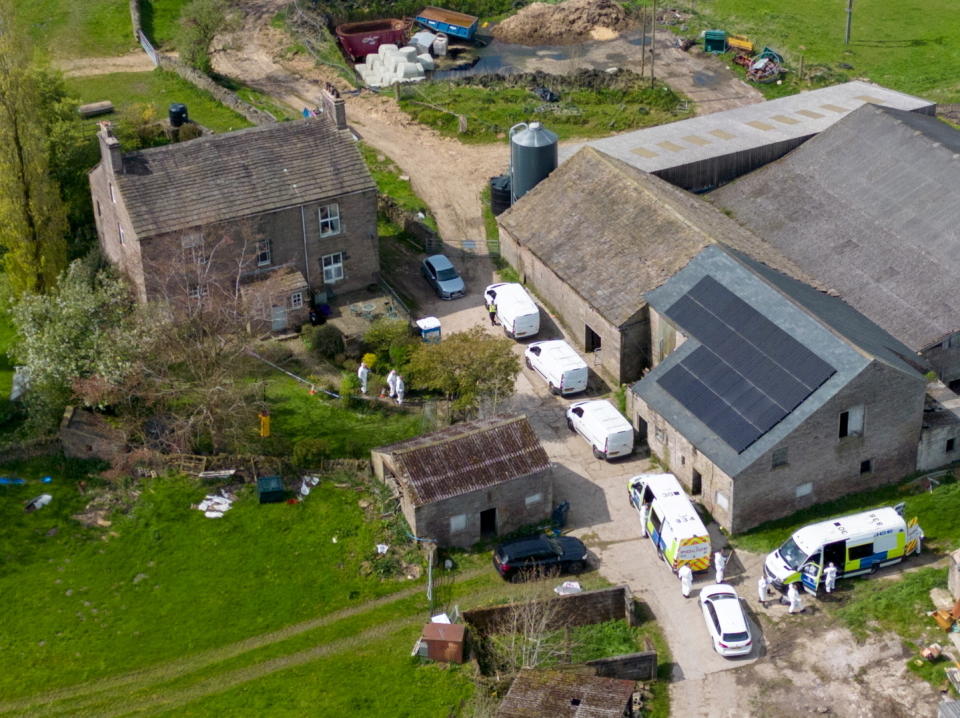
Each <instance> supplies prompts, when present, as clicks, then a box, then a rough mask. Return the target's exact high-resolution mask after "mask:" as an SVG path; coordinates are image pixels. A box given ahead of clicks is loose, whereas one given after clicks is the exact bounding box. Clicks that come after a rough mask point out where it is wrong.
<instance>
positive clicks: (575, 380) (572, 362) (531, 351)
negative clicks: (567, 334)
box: [523, 339, 589, 396]
mask: <svg viewBox="0 0 960 718" xmlns="http://www.w3.org/2000/svg"><path fill="white" fill-rule="evenodd" d="M523 358H524V361H525V362H526V364H527V367H528V368H529V369H533V370H534V371H535V372H537V374H539V375H540V376H542V377H543V378H544V379H545V380H546V382H547V384H549V385H550V392H551V393H552V394H561V395H563V396H566V395H567V394H576V393H577V392H580V391H584V390H585V389H586V388H587V376H588V374H589V372H588V371H587V363H586V362H585V361H584V360H583V359H582V358H581V357H580V355H579V354H577V353H576V352H575V351H574V350H573V347H571V346H570V345H569V344H567V343H566V342H565V341H563V340H562V339H550V340H548V341H544V342H534V343H533V344H531V345H530V346H528V347H527V350H526V351H525V352H524V353H523Z"/></svg>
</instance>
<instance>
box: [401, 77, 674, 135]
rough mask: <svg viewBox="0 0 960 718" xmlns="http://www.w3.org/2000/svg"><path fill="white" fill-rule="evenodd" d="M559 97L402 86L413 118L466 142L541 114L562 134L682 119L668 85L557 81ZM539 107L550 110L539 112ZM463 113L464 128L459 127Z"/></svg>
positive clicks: (441, 85)
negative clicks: (579, 84)
mask: <svg viewBox="0 0 960 718" xmlns="http://www.w3.org/2000/svg"><path fill="white" fill-rule="evenodd" d="M554 89H555V90H556V91H557V92H559V93H560V95H561V98H562V99H561V101H560V102H558V103H554V104H550V103H544V101H543V100H541V99H540V98H538V97H537V96H535V95H534V94H533V93H532V92H531V91H530V90H529V89H527V88H524V87H511V86H502V87H500V86H494V87H490V88H485V87H476V86H472V85H467V84H456V83H450V82H431V83H425V84H422V85H416V86H407V87H404V88H403V89H402V90H401V93H402V95H401V97H402V98H403V99H401V100H400V107H401V108H402V109H403V110H404V111H405V112H406V113H407V114H409V115H410V116H411V117H412V118H413V119H415V120H416V121H418V122H421V123H423V124H425V125H429V126H431V127H434V128H435V129H437V130H439V131H440V132H441V133H442V134H444V135H447V136H450V137H456V138H457V139H459V140H460V141H462V142H500V141H503V138H504V135H505V133H506V132H507V131H508V130H509V129H510V127H512V126H513V125H515V124H516V123H518V122H522V121H526V120H531V119H535V120H542V121H543V122H545V123H546V124H547V125H548V126H549V127H550V130H551V131H553V132H555V133H556V134H557V135H558V136H559V138H560V139H561V140H563V139H569V138H572V137H584V138H589V137H604V136H606V135H610V134H613V133H615V132H622V131H624V130H631V129H635V128H638V127H649V126H652V125H660V124H663V123H665V122H672V121H674V120H679V119H682V118H683V117H686V116H688V115H689V114H690V112H689V111H687V112H681V111H680V109H679V107H680V100H681V98H680V97H679V96H678V95H675V94H674V93H673V92H671V91H669V90H667V89H666V88H664V87H660V86H658V87H656V88H652V89H651V88H650V87H648V86H646V85H643V86H641V85H640V84H639V83H638V85H637V86H635V87H632V88H626V89H618V88H612V87H601V88H598V89H592V88H581V89H564V88H563V87H561V86H560V85H557V86H556V87H554ZM538 108H541V109H544V108H546V109H549V111H546V109H545V111H543V112H538ZM460 116H463V117H465V118H466V121H467V129H466V132H463V133H461V132H460V131H459V125H460V120H459V117H460Z"/></svg>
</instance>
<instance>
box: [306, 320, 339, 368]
mask: <svg viewBox="0 0 960 718" xmlns="http://www.w3.org/2000/svg"><path fill="white" fill-rule="evenodd" d="M302 337H303V342H304V344H306V345H307V346H308V347H309V348H310V349H311V350H312V351H313V352H314V353H315V354H317V355H318V356H321V357H323V358H324V359H328V360H333V359H334V358H335V357H336V356H337V355H339V354H343V351H344V344H343V334H341V333H340V330H339V329H337V328H336V327H335V326H333V325H332V324H322V325H320V326H319V327H304V329H303V334H302Z"/></svg>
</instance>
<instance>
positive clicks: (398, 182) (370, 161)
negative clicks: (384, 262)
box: [357, 142, 437, 232]
mask: <svg viewBox="0 0 960 718" xmlns="http://www.w3.org/2000/svg"><path fill="white" fill-rule="evenodd" d="M357 146H358V147H359V148H360V154H361V155H363V160H364V162H366V163H367V169H369V170H370V174H371V175H373V180H374V182H376V183H377V189H378V190H380V194H382V195H386V196H387V197H390V198H391V199H392V200H393V201H394V202H396V203H397V205H398V206H399V207H401V208H402V209H404V210H406V211H407V212H410V213H411V214H417V213H418V212H421V213H423V214H424V218H423V219H422V220H421V221H422V222H423V223H424V224H425V225H427V226H428V227H430V229H432V230H433V231H434V232H436V231H437V221H436V219H434V218H433V216H432V215H431V214H430V208H429V207H427V204H426V202H424V201H423V200H422V199H420V198H419V197H418V196H417V193H416V192H414V191H413V187H412V186H411V185H410V180H409V179H404V176H405V175H403V173H402V172H401V171H400V168H399V167H397V165H395V164H394V163H393V161H392V160H391V159H390V158H389V157H387V156H386V155H384V154H381V153H380V151H379V150H377V149H376V148H374V147H371V146H370V145H368V144H366V143H365V142H358V143H357Z"/></svg>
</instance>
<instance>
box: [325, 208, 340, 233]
mask: <svg viewBox="0 0 960 718" xmlns="http://www.w3.org/2000/svg"><path fill="white" fill-rule="evenodd" d="M334 234H340V205H338V204H328V205H327V206H326V207H321V208H320V236H321V237H330V236H333V235H334Z"/></svg>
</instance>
